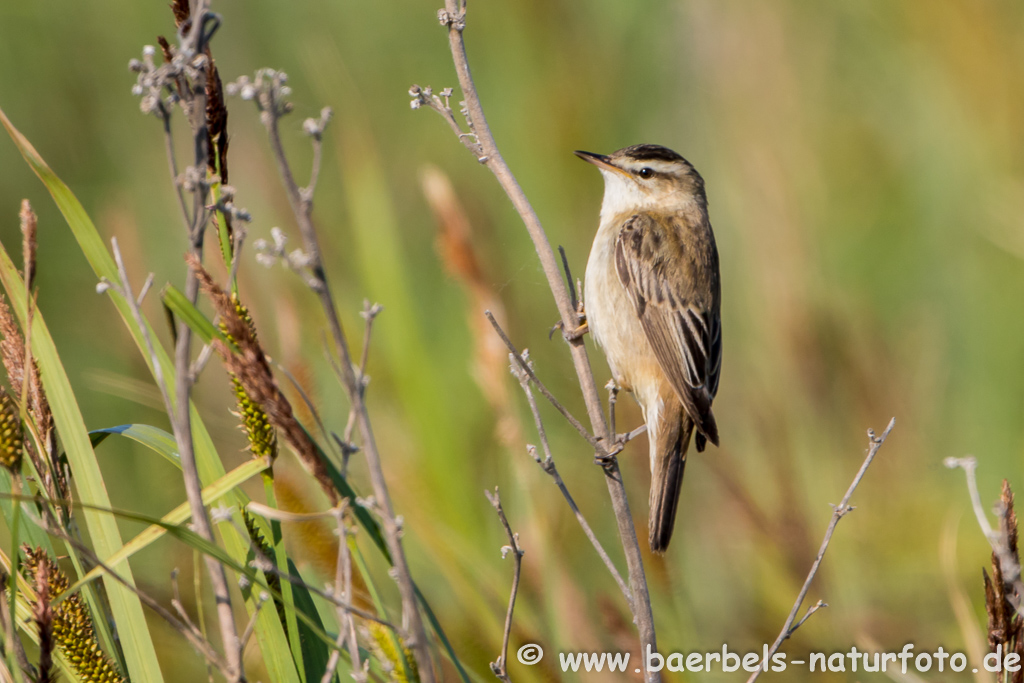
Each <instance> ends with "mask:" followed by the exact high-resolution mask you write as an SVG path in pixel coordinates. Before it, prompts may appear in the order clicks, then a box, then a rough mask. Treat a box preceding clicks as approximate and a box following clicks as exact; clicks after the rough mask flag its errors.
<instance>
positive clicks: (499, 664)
mask: <svg viewBox="0 0 1024 683" xmlns="http://www.w3.org/2000/svg"><path fill="white" fill-rule="evenodd" d="M484 495H485V496H487V500H489V501H490V502H491V505H493V506H494V509H495V510H497V512H498V519H500V520H501V525H502V526H503V527H505V535H506V536H508V546H506V547H504V548H502V549H501V556H502V557H503V558H504V557H505V555H506V554H507V553H508V552H510V551H511V553H512V560H513V562H515V564H514V566H513V569H512V590H511V591H510V592H509V596H508V612H506V613H505V632H504V635H503V636H502V639H501V654H499V655H498V659H497V660H496V661H493V662H491V671H493V672H494V675H495V676H497V677H498V680H500V681H504V682H505V683H511V680H510V679H509V677H508V667H507V664H508V641H509V638H510V637H511V635H512V613H513V612H514V611H515V608H516V596H517V595H518V594H519V575H520V574H521V573H522V570H523V551H522V549H521V548H520V547H519V534H515V533H512V527H511V526H510V525H509V523H508V518H507V517H506V516H505V510H503V509H502V507H501V498H499V497H498V487H497V486H495V487H494V493H491V492H490V491H484Z"/></svg>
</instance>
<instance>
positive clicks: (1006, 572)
mask: <svg viewBox="0 0 1024 683" xmlns="http://www.w3.org/2000/svg"><path fill="white" fill-rule="evenodd" d="M945 465H946V467H949V468H951V469H952V468H956V467H959V468H961V469H963V471H964V474H965V475H966V477H967V492H968V493H969V494H970V496H971V508H972V509H973V510H974V516H975V518H976V519H977V520H978V526H979V527H981V531H982V533H983V534H985V540H987V541H988V543H989V545H990V546H991V547H992V552H993V554H994V555H995V556H996V557H997V558H998V559H999V569H1000V572H1001V573H1002V575H1003V580H1004V581H1005V582H1007V583H1009V584H1011V585H1013V587H1014V594H1013V595H1012V596H1011V595H1007V596H1006V599H1007V600H1008V601H1009V602H1010V604H1011V605H1013V608H1014V609H1015V610H1017V612H1018V613H1021V614H1022V615H1024V611H1022V609H1024V608H1022V605H1021V604H1020V601H1019V600H1018V599H1017V596H1020V595H1024V581H1022V580H1021V567H1020V564H1019V563H1018V562H1017V560H1016V559H1015V558H1014V556H1013V553H1012V552H1011V551H1010V545H1009V540H1008V539H1007V537H1006V534H1005V532H1004V531H1002V528H1003V527H1002V525H1001V526H1000V531H996V530H995V529H993V528H992V525H991V524H990V523H989V521H988V515H987V513H986V512H985V508H984V506H983V505H982V503H981V494H980V493H979V492H978V479H977V476H976V470H977V469H978V461H977V460H976V459H975V458H974V457H971V456H968V457H966V458H946V460H945ZM1000 507H1001V506H1000ZM1003 512H1004V510H1001V509H1000V510H997V514H1003Z"/></svg>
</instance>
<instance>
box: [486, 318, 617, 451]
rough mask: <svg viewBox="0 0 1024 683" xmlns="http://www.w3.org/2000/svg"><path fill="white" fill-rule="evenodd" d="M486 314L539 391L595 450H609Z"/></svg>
mask: <svg viewBox="0 0 1024 683" xmlns="http://www.w3.org/2000/svg"><path fill="white" fill-rule="evenodd" d="M484 315H485V316H487V320H489V321H490V323H491V327H493V328H494V331H495V332H497V333H498V336H499V337H501V341H503V342H505V346H506V348H508V350H509V352H510V353H511V355H512V358H513V361H514V362H515V363H516V364H517V365H518V366H519V367H520V368H521V369H522V371H523V372H525V373H526V375H527V377H529V378H530V381H531V382H533V383H534V384H535V385H536V387H537V391H539V392H540V393H541V394H542V395H543V396H544V398H546V399H547V400H548V401H550V402H551V405H553V406H554V407H555V409H556V410H557V411H558V412H559V413H561V415H562V417H564V418H565V419H566V420H567V421H568V422H569V424H571V425H572V426H573V428H575V429H576V431H577V432H579V433H580V436H582V437H583V438H584V439H586V440H587V443H589V444H590V445H591V446H593V447H594V450H595V451H597V452H598V453H601V454H604V453H605V452H606V451H607V449H606V448H605V447H604V446H603V445H602V444H601V442H600V441H598V440H597V439H595V438H594V436H593V435H592V434H591V433H590V432H589V431H587V428H586V427H584V426H583V424H582V423H580V421H579V420H577V419H576V418H575V417H573V415H572V413H570V412H569V410H568V409H567V408H566V407H565V406H564V405H562V403H561V402H560V401H559V400H558V399H557V398H555V396H554V394H552V393H551V392H550V391H549V390H548V388H547V387H546V386H544V383H543V382H541V381H540V378H539V377H537V373H535V372H534V371H533V368H531V367H530V365H529V363H527V362H526V360H525V359H524V358H523V355H522V354H521V353H520V352H519V350H518V349H516V346H515V344H513V343H512V340H511V339H509V336H508V334H506V333H505V330H503V329H501V325H499V324H498V321H497V320H495V318H494V315H493V314H492V313H491V312H490V311H484Z"/></svg>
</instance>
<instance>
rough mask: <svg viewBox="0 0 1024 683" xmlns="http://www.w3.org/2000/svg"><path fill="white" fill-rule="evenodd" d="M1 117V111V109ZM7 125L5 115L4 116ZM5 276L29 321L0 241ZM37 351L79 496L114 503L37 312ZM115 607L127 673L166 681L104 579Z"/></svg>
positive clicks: (139, 623)
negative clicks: (108, 493)
mask: <svg viewBox="0 0 1024 683" xmlns="http://www.w3.org/2000/svg"><path fill="white" fill-rule="evenodd" d="M0 116H2V112H0ZM4 121H5V123H6V118H4ZM0 280H2V281H3V286H4V289H5V290H6V291H7V295H8V298H9V299H10V301H11V306H12V308H13V309H14V311H15V314H16V315H17V316H18V319H19V320H20V321H21V324H22V325H24V324H25V318H26V313H27V310H26V302H25V285H24V283H23V282H22V280H21V276H20V275H19V274H18V269H17V268H16V267H15V265H14V263H13V262H12V261H11V258H10V256H8V254H7V251H6V250H5V249H3V247H2V245H0ZM31 338H32V353H33V355H34V356H35V358H36V361H37V362H38V363H39V371H40V376H41V378H42V382H43V387H44V389H45V390H46V395H47V398H48V399H49V401H50V408H51V410H52V411H53V419H54V423H55V425H56V427H57V433H58V434H59V435H60V438H61V441H62V443H63V444H64V448H65V450H66V451H67V457H68V464H69V465H70V467H71V473H72V479H73V480H74V482H75V487H76V488H77V489H78V495H79V498H80V499H81V500H83V501H88V502H90V503H92V504H94V505H99V506H101V507H109V506H110V497H109V496H108V495H107V488H106V485H105V484H104V482H103V475H102V473H101V472H100V468H99V463H98V462H97V461H96V454H95V453H94V452H93V450H92V442H91V441H90V440H89V434H88V432H87V431H86V428H85V421H84V420H83V418H82V413H81V411H80V410H79V407H78V402H77V401H76V399H75V395H74V392H73V391H72V390H71V382H70V381H69V380H68V376H67V373H66V372H65V371H64V365H63V364H62V363H61V361H60V357H59V356H58V355H57V349H56V346H55V345H54V343H53V339H52V338H51V337H50V332H49V330H48V329H47V327H46V322H45V321H44V320H43V316H42V314H41V313H40V312H39V311H36V312H35V313H34V314H33V316H32V334H31ZM84 517H85V523H86V526H87V527H88V529H89V536H90V537H91V538H92V541H93V545H94V547H95V549H96V552H97V553H98V554H99V555H100V556H101V557H109V556H110V555H113V554H114V553H115V552H117V551H118V550H119V549H120V548H121V546H122V545H123V543H122V541H121V533H120V532H119V531H118V528H117V521H116V520H114V519H113V518H111V517H110V516H108V515H102V514H99V513H97V512H96V511H93V510H87V511H86V512H85V513H84ZM118 572H119V573H120V574H121V575H123V576H124V578H125V580H126V581H128V582H129V583H131V584H132V585H134V579H133V577H132V574H131V568H130V567H129V566H128V564H127V563H123V564H122V565H120V566H119V567H118ZM105 583H106V588H107V595H108V597H109V600H110V609H111V612H112V613H113V615H114V623H116V624H117V627H118V631H119V633H120V642H121V647H122V649H123V651H124V657H125V663H126V665H127V668H128V671H127V673H128V675H129V676H130V677H131V678H132V679H133V680H135V681H153V683H159V682H160V681H163V674H162V673H161V671H160V664H159V662H158V661H157V657H156V648H154V646H153V639H152V638H151V637H150V632H149V628H148V627H147V626H146V616H145V614H144V613H143V611H142V603H141V602H140V601H139V598H138V597H137V596H136V595H135V594H134V593H132V592H131V591H130V590H128V589H127V588H126V587H124V586H122V585H120V584H119V583H118V582H117V581H115V580H113V579H110V580H108V581H106V582H105Z"/></svg>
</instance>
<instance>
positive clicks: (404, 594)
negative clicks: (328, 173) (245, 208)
mask: <svg viewBox="0 0 1024 683" xmlns="http://www.w3.org/2000/svg"><path fill="white" fill-rule="evenodd" d="M268 97H272V94H271V95H268ZM267 105H269V106H267ZM260 109H261V115H260V118H261V120H262V121H263V125H264V126H265V127H266V129H267V133H268V136H269V139H270V147H271V151H272V153H273V156H274V160H275V162H276V164H277V168H278V172H279V173H280V175H281V179H282V181H283V182H284V186H285V191H286V192H287V194H288V201H289V202H290V203H291V207H292V212H293V213H294V214H295V219H296V221H297V222H298V225H299V231H300V232H301V234H302V240H303V246H304V248H305V252H306V255H307V257H308V259H309V263H310V270H311V271H312V275H313V278H314V280H315V287H314V289H315V290H316V294H317V296H318V297H319V298H320V304H321V307H322V308H323V309H324V314H325V315H326V316H327V322H328V326H329V327H330V330H331V336H332V337H333V339H334V345H335V350H336V352H337V354H338V358H339V360H340V363H341V371H342V377H343V380H344V385H345V390H346V392H347V393H348V397H349V401H350V402H351V405H352V410H353V411H354V412H355V414H356V424H357V426H358V427H359V435H360V437H361V439H362V444H363V451H364V453H365V454H366V462H367V465H368V467H369V471H370V481H371V483H372V485H373V493H374V497H375V498H376V499H377V502H378V505H380V508H381V512H382V514H381V521H382V526H383V531H384V538H385V540H386V542H387V546H388V551H389V552H390V554H391V558H392V561H393V562H394V569H395V573H396V579H397V583H398V590H399V593H400V595H401V600H402V616H403V622H404V623H403V625H404V626H405V627H406V628H407V629H408V632H409V634H410V640H411V642H409V643H408V644H409V646H410V647H411V649H412V651H413V653H414V655H415V658H416V664H417V666H418V669H419V674H420V678H421V680H422V681H423V683H434V680H435V679H434V670H433V665H432V662H431V659H430V649H429V643H428V642H427V632H426V629H425V628H424V625H423V618H422V615H421V614H420V611H419V606H418V604H417V600H416V588H415V586H414V584H413V581H412V576H411V574H410V572H409V564H408V562H407V560H406V557H405V549H404V548H403V547H402V542H401V539H400V530H399V528H398V524H397V523H396V521H395V512H394V506H393V505H392V503H391V495H390V493H389V492H388V487H387V481H386V480H385V478H384V468H383V466H382V465H381V461H380V453H379V451H378V450H377V441H376V439H375V437H374V434H373V427H372V426H371V424H370V416H369V413H367V410H366V404H365V403H364V402H363V392H362V390H361V381H360V378H359V377H356V374H355V370H354V369H353V366H352V354H351V351H350V350H349V346H348V340H347V339H346V337H345V332H344V330H343V329H342V326H341V320H340V319H339V318H338V312H337V309H336V308H335V305H334V299H333V297H332V295H331V289H330V286H329V284H328V282H327V276H326V274H325V272H324V267H323V260H322V258H321V255H320V243H319V238H318V237H317V233H316V227H315V226H314V225H313V218H312V212H313V198H312V196H311V195H310V194H309V193H308V192H305V193H304V192H302V191H300V189H299V186H298V184H296V182H295V177H294V176H293V175H292V170H291V167H290V166H289V164H288V159H287V157H286V156H285V153H284V148H283V146H282V144H281V135H280V131H279V129H278V115H277V113H276V112H277V106H276V104H275V103H274V102H269V103H262V102H261V103H260Z"/></svg>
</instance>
